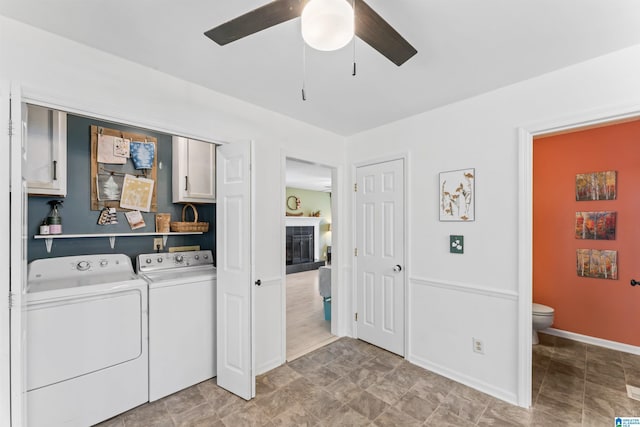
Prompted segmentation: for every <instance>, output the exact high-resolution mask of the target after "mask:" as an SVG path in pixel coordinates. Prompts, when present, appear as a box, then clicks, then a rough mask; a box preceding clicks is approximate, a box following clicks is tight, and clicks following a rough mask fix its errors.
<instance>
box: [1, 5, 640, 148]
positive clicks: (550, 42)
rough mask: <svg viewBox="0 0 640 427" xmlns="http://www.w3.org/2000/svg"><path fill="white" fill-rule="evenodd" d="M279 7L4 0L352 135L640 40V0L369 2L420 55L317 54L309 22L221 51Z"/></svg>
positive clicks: (26, 17)
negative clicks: (215, 31)
mask: <svg viewBox="0 0 640 427" xmlns="http://www.w3.org/2000/svg"><path fill="white" fill-rule="evenodd" d="M266 2H267V0H244V1H222V0H183V1H175V0H171V1H169V0H136V1H131V0H56V1H51V0H0V14H2V15H5V16H7V17H10V18H14V19H16V20H19V21H23V22H25V23H28V24H32V25H34V26H37V27H40V28H43V29H45V30H48V31H51V32H53V33H56V34H59V35H62V36H64V37H67V38H70V39H73V40H76V41H78V42H81V43H84V44H87V45H89V46H93V47H95V48H98V49H101V50H104V51H107V52H110V53H112V54H115V55H118V56H121V57H124V58H127V59H129V60H131V61H135V62H139V63H141V64H144V65H147V66H149V67H151V68H154V69H157V70H160V71H163V72H166V73H168V74H172V75H175V76H177V77H180V78H182V79H184V80H188V81H192V82H195V83H198V84H200V85H202V86H206V87H208V88H211V89H213V90H216V91H218V92H222V93H225V94H228V95H231V96H234V97H237V98H240V99H243V100H245V101H248V102H251V103H253V104H257V105H260V106H262V107H264V108H267V109H270V110H273V111H276V112H279V113H282V114H284V115H287V116H290V117H293V118H296V119H299V120H302V121H304V122H307V123H310V124H313V125H315V126H318V127H321V128H324V129H327V130H330V131H333V132H335V133H337V134H341V135H352V134H354V133H357V132H360V131H363V130H366V129H370V128H374V127H377V126H380V125H383V124H385V123H389V122H391V121H395V120H398V119H401V118H404V117H408V116H411V115H415V114H417V113H420V112H423V111H427V110H429V109H433V108H436V107H438V106H442V105H445V104H448V103H452V102H455V101H458V100H461V99H465V98H468V97H471V96H474V95H478V94H481V93H483V92H487V91H490V90H493V89H496V88H499V87H502V86H505V85H509V84H511V83H515V82H518V81H521V80H525V79H528V78H531V77H534V76H537V75H540V74H543V73H547V72H550V71H553V70H556V69H559V68H563V67H566V66H568V65H571V64H574V63H577V62H580V61H584V60H587V59H589V58H593V57H596V56H600V55H603V54H605V53H608V52H612V51H614V50H619V49H622V48H625V47H628V46H631V45H634V44H638V43H640V1H638V0H482V1H480V0H429V1H427V0H393V1H389V0H386V1H385V0H367V3H368V4H369V5H370V6H371V7H372V8H373V9H374V10H376V11H377V12H378V13H379V14H380V15H381V16H382V17H383V18H384V19H385V20H387V22H389V23H390V24H391V25H393V26H394V27H395V28H396V30H398V31H399V32H400V33H401V34H402V35H403V36H404V37H405V38H406V39H407V40H408V41H409V42H410V43H411V44H413V46H414V47H416V49H417V50H418V54H417V55H416V56H414V57H413V58H411V59H410V60H409V61H407V62H406V63H405V64H404V65H402V66H401V67H397V66H395V65H394V64H392V63H391V62H390V61H388V60H387V59H386V58H384V57H383V56H382V55H380V54H379V53H378V52H376V51H375V50H373V49H372V48H370V47H369V46H368V45H366V44H364V43H363V42H362V41H360V40H357V41H356V60H357V63H358V75H357V76H356V77H352V76H351V64H352V51H353V49H352V45H348V46H347V47H346V48H343V49H341V50H339V51H336V52H329V53H327V52H318V51H314V50H313V49H310V48H308V49H307V54H306V93H307V101H306V102H303V101H302V100H301V87H302V76H303V67H302V50H303V43H302V40H301V36H300V31H299V27H300V20H299V19H294V20H292V21H289V22H287V23H284V24H280V25H278V26H276V27H272V28H270V29H267V30H265V31H262V32H260V33H257V34H254V35H252V36H249V37H247V38H245V39H242V40H239V41H237V42H234V43H231V44H228V45H226V46H222V47H221V46H218V45H217V44H215V43H213V42H212V41H210V40H209V39H208V38H206V37H205V36H204V35H203V33H204V32H205V31H206V30H209V29H210V28H212V27H214V26H217V25H219V24H221V23H223V22H226V21H227V20H229V19H232V18H234V17H236V16H238V15H241V14H243V13H245V12H248V11H250V10H252V9H254V8H256V7H259V6H261V5H263V4H265V3H266Z"/></svg>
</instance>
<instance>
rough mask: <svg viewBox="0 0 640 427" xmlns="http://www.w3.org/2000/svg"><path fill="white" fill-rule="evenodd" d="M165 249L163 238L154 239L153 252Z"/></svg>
mask: <svg viewBox="0 0 640 427" xmlns="http://www.w3.org/2000/svg"><path fill="white" fill-rule="evenodd" d="M163 248H164V245H163V244H162V237H155V238H154V239H153V250H154V251H161V250H162V249H163Z"/></svg>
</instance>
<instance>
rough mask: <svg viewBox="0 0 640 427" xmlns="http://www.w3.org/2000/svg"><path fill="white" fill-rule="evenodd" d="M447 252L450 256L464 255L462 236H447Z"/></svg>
mask: <svg viewBox="0 0 640 427" xmlns="http://www.w3.org/2000/svg"><path fill="white" fill-rule="evenodd" d="M449 252H451V253H452V254H462V253H464V236H454V235H449Z"/></svg>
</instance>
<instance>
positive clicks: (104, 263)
mask: <svg viewBox="0 0 640 427" xmlns="http://www.w3.org/2000/svg"><path fill="white" fill-rule="evenodd" d="M107 265H109V261H107V260H106V259H101V260H100V267H106V266H107Z"/></svg>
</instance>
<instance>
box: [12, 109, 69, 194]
mask: <svg viewBox="0 0 640 427" xmlns="http://www.w3.org/2000/svg"><path fill="white" fill-rule="evenodd" d="M24 105H25V106H24V108H23V112H24V116H26V117H24V116H23V122H24V123H25V124H26V132H25V136H26V138H25V140H26V144H25V145H26V149H27V163H26V165H27V167H26V173H25V176H26V179H27V189H28V192H29V194H40V195H52V196H61V197H65V196H66V195H67V114H66V113H64V112H62V111H56V110H52V109H50V108H46V107H40V106H37V105H31V104H24Z"/></svg>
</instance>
